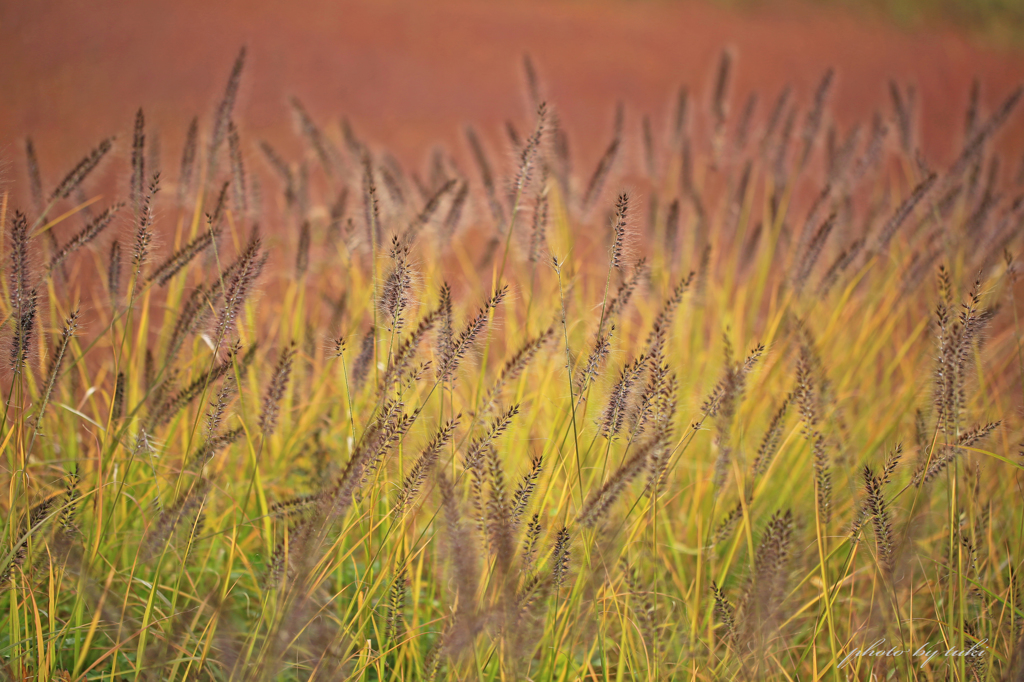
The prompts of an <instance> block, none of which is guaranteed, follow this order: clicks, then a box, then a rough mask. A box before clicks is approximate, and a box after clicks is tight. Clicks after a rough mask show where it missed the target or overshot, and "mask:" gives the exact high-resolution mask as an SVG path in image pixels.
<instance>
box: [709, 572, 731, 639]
mask: <svg viewBox="0 0 1024 682" xmlns="http://www.w3.org/2000/svg"><path fill="white" fill-rule="evenodd" d="M711 596H712V597H714V599H715V610H714V614H715V618H716V619H717V620H718V621H719V622H721V623H722V624H723V625H725V639H726V641H732V640H733V638H734V637H735V636H736V619H735V613H736V609H735V607H733V605H732V604H731V603H730V602H729V600H728V599H727V598H726V596H725V593H724V592H723V591H722V588H720V587H719V586H718V584H717V583H715V581H713V580H712V581H711Z"/></svg>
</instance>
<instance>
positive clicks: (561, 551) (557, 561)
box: [551, 526, 569, 589]
mask: <svg viewBox="0 0 1024 682" xmlns="http://www.w3.org/2000/svg"><path fill="white" fill-rule="evenodd" d="M568 575H569V529H568V528H566V527H565V526H562V528H561V530H559V531H558V535H557V536H556V537H555V547H554V549H553V550H552V551H551V581H552V583H554V586H555V589H558V588H559V587H561V586H562V584H563V583H564V582H565V579H566V578H567V577H568Z"/></svg>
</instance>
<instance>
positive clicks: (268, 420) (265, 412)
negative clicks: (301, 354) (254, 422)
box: [259, 341, 296, 438]
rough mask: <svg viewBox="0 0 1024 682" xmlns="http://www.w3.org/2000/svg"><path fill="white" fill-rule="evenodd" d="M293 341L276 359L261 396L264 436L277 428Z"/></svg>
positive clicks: (290, 361) (293, 345)
mask: <svg viewBox="0 0 1024 682" xmlns="http://www.w3.org/2000/svg"><path fill="white" fill-rule="evenodd" d="M295 352H296V351H295V342H294V341H292V342H291V343H290V344H289V345H288V346H287V347H286V348H284V349H283V350H282V351H281V354H280V355H279V356H278V359H277V366H276V367H275V368H274V374H273V376H272V377H271V378H270V385H269V386H268V387H267V392H266V394H265V395H264V396H263V407H262V409H261V411H260V422H259V424H260V431H262V432H263V436H264V437H265V438H268V437H270V436H271V435H273V433H274V430H275V429H276V428H277V416H278V412H279V410H280V408H281V400H282V398H284V393H285V389H286V388H287V387H288V379H289V378H290V377H291V373H292V362H293V360H294V359H295Z"/></svg>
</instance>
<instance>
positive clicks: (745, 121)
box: [735, 92, 757, 153]
mask: <svg viewBox="0 0 1024 682" xmlns="http://www.w3.org/2000/svg"><path fill="white" fill-rule="evenodd" d="M755 109H757V92H751V93H750V94H749V95H748V96H747V102H746V104H744V105H743V111H741V112H740V118H739V121H737V122H736V138H735V142H736V151H737V152H740V153H742V152H744V151H745V150H746V148H747V141H748V140H749V139H750V123H751V121H753V120H754V110H755Z"/></svg>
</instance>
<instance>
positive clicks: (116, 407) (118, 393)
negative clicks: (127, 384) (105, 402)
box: [76, 311, 124, 422]
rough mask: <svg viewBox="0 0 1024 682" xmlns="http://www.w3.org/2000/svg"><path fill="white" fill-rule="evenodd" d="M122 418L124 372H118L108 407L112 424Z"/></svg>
mask: <svg viewBox="0 0 1024 682" xmlns="http://www.w3.org/2000/svg"><path fill="white" fill-rule="evenodd" d="M76 312H77V311H76ZM122 417H124V372H118V373H117V379H116V380H115V381H114V402H113V404H112V405H111V407H110V419H111V421H113V422H119V421H121V418H122Z"/></svg>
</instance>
